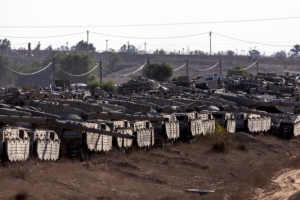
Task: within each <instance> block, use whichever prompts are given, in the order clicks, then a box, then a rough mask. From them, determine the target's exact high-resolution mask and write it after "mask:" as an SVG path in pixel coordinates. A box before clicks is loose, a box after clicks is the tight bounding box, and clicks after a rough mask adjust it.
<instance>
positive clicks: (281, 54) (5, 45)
mask: <svg viewBox="0 0 300 200" xmlns="http://www.w3.org/2000/svg"><path fill="white" fill-rule="evenodd" d="M9 50H11V42H10V40H8V39H7V38H5V39H0V51H1V54H5V53H6V52H7V51H9ZM19 50H25V48H23V47H21V48H19ZM33 50H34V51H39V50H41V43H40V42H38V44H37V45H36V46H35V47H34V48H33ZM45 50H47V51H53V50H56V51H86V52H95V51H96V47H95V46H94V45H93V44H92V43H88V42H86V41H83V40H81V41H79V42H78V43H77V44H76V45H74V46H71V47H69V45H68V42H66V45H61V46H60V47H58V48H56V49H54V48H53V47H52V45H49V46H47V47H46V48H45ZM114 51H115V52H127V53H146V52H145V50H144V51H143V50H141V49H140V48H137V47H136V46H134V45H132V44H130V43H129V42H127V44H123V45H122V46H121V47H120V49H118V50H114ZM151 53H153V54H158V55H166V54H171V55H172V54H188V55H208V53H205V52H204V51H201V50H193V51H189V49H188V50H187V51H186V52H185V50H184V48H183V49H182V50H179V51H175V50H174V51H170V52H167V51H166V50H164V49H162V48H161V49H156V50H154V51H153V52H151ZM245 53H246V52H245V51H244V55H246V54H245ZM237 54H238V53H235V51H233V50H227V51H218V52H215V53H213V55H227V56H235V55H237ZM299 54H300V45H299V44H295V45H294V46H293V47H292V48H291V49H290V51H289V52H286V51H285V50H280V51H277V52H274V53H273V54H272V55H271V57H275V58H278V59H285V58H288V57H298V56H299ZM248 55H249V56H250V57H252V58H258V57H260V56H262V54H261V52H260V51H259V50H256V49H250V50H249V51H248Z"/></svg>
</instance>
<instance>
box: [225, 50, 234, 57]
mask: <svg viewBox="0 0 300 200" xmlns="http://www.w3.org/2000/svg"><path fill="white" fill-rule="evenodd" d="M226 55H228V56H234V51H232V50H227V51H226Z"/></svg>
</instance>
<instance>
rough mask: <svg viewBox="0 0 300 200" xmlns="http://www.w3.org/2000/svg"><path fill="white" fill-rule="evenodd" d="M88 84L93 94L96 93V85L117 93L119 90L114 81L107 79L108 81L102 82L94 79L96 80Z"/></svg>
mask: <svg viewBox="0 0 300 200" xmlns="http://www.w3.org/2000/svg"><path fill="white" fill-rule="evenodd" d="M87 86H88V88H89V89H90V90H91V93H92V94H94V92H95V88H96V87H100V88H101V89H102V90H104V91H106V92H114V93H117V91H118V90H117V86H116V85H115V83H114V82H112V81H107V82H102V83H100V82H99V81H95V80H94V81H90V82H88V84H87Z"/></svg>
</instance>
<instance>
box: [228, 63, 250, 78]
mask: <svg viewBox="0 0 300 200" xmlns="http://www.w3.org/2000/svg"><path fill="white" fill-rule="evenodd" d="M243 69H245V68H244V67H242V66H239V65H236V66H233V67H230V68H228V70H227V75H230V76H232V75H234V76H242V77H249V76H250V73H249V72H248V71H247V70H243Z"/></svg>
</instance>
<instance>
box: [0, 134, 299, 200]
mask: <svg viewBox="0 0 300 200" xmlns="http://www.w3.org/2000/svg"><path fill="white" fill-rule="evenodd" d="M222 142H224V144H225V146H224V149H223V148H222V145H221V146H220V145H218V144H220V140H216V139H214V138H209V137H205V138H203V137H202V138H198V139H197V140H196V141H195V142H193V143H190V144H188V143H181V142H179V143H176V144H174V145H172V146H168V147H166V148H159V147H156V148H153V149H150V151H144V150H132V151H131V152H130V153H128V154H127V153H126V154H124V153H121V152H120V151H117V150H112V151H110V152H108V153H107V154H106V155H93V156H92V157H90V158H88V160H87V161H86V162H80V161H79V160H77V159H66V158H62V159H60V160H59V161H57V162H41V161H38V160H36V159H31V160H28V161H26V162H24V163H2V164H1V167H0V175H1V180H0V182H1V187H2V189H1V190H0V198H1V199H14V198H15V197H16V195H17V194H19V197H25V198H26V199H199V198H200V197H201V199H218V200H219V199H287V198H289V197H291V198H290V199H297V195H298V197H299V193H297V192H298V191H299V189H300V186H299V167H298V166H299V164H300V157H299V155H300V154H299V153H300V148H299V147H300V143H299V141H298V140H291V141H285V140H280V139H277V138H275V137H273V136H269V135H259V136H252V135H249V134H245V133H234V134H230V135H228V136H227V137H226V138H223V139H222ZM213 146H214V148H213ZM285 173H286V174H285ZM280 175H281V176H280ZM273 177H275V178H274V179H273ZM187 189H201V190H214V191H215V193H209V194H203V195H201V194H197V193H188V192H186V190H187ZM270 197H272V198H270Z"/></svg>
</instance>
